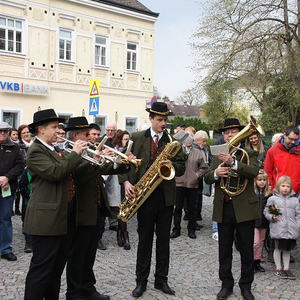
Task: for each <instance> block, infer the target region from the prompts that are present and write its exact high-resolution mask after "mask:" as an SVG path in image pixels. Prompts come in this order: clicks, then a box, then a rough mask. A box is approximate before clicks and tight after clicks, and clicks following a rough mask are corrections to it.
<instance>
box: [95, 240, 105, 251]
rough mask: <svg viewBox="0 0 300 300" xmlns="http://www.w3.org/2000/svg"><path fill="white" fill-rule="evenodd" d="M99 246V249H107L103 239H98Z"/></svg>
mask: <svg viewBox="0 0 300 300" xmlns="http://www.w3.org/2000/svg"><path fill="white" fill-rule="evenodd" d="M97 248H98V249H99V250H106V246H105V245H104V244H103V242H102V240H99V241H98V245H97Z"/></svg>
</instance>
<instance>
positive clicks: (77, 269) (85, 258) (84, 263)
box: [66, 208, 102, 299]
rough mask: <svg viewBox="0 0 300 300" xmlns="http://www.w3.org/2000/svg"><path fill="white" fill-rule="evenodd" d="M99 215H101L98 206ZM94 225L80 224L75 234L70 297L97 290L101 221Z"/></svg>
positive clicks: (68, 282) (71, 260)
mask: <svg viewBox="0 0 300 300" xmlns="http://www.w3.org/2000/svg"><path fill="white" fill-rule="evenodd" d="M98 216H101V214H100V209H99V208H98ZM101 220H102V218H100V217H98V218H97V224H96V225H93V226H79V227H77V228H76V229H75V232H74V234H73V242H72V246H71V247H72V250H71V253H70V257H69V259H68V262H67V272H66V275H67V293H66V295H67V296H68V298H70V299H72V298H76V299H77V297H81V296H88V295H91V294H92V293H93V292H95V291H96V288H95V284H96V278H95V275H94V271H93V266H94V262H95V258H96V253H97V244H98V240H99V222H101Z"/></svg>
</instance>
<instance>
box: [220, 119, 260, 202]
mask: <svg viewBox="0 0 300 300" xmlns="http://www.w3.org/2000/svg"><path fill="white" fill-rule="evenodd" d="M254 133H260V134H262V135H263V134H264V131H263V129H262V127H261V126H260V125H259V124H258V123H257V121H256V119H255V118H254V117H253V116H250V122H249V124H248V125H247V126H246V127H245V128H243V129H242V130H241V131H240V132H239V133H238V134H237V135H235V136H234V137H233V138H232V139H231V140H230V141H229V142H228V143H227V144H228V148H229V154H230V155H231V156H232V157H233V158H234V159H236V157H235V155H234V152H236V151H241V152H242V157H241V158H240V162H243V163H245V164H247V165H248V166H249V165H250V158H249V154H248V153H247V151H246V150H244V149H242V148H238V147H237V146H238V145H239V144H240V143H241V142H242V141H244V140H245V139H246V138H248V137H249V136H251V135H253V134H254ZM232 181H234V184H232ZM247 184H248V179H247V178H241V176H240V175H239V174H238V173H237V172H236V171H235V170H232V169H230V171H229V174H228V177H226V178H223V177H222V178H221V182H220V187H221V189H222V190H223V191H224V192H225V193H226V194H227V195H228V196H230V197H234V196H238V195H240V194H241V193H242V192H243V191H244V190H245V188H246V187H247Z"/></svg>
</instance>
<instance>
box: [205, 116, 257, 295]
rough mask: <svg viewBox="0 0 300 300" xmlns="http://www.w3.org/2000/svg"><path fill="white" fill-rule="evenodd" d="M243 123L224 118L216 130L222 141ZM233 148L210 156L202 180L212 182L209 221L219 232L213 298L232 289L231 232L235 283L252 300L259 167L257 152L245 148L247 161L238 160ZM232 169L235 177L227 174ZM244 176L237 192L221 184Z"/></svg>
mask: <svg viewBox="0 0 300 300" xmlns="http://www.w3.org/2000/svg"><path fill="white" fill-rule="evenodd" d="M243 127H244V126H241V125H240V122H239V121H238V120H237V119H235V118H231V119H226V120H225V123H224V127H223V128H222V129H220V131H222V133H223V135H224V140H225V142H226V143H228V142H230V140H231V139H232V138H233V137H235V136H237V135H238V134H239V132H240V131H241V129H242V128H243ZM234 149H235V151H234V152H235V153H234V155H232V154H229V153H219V154H218V155H217V156H214V159H213V161H212V164H211V166H210V168H209V170H208V172H207V173H206V175H205V177H204V178H205V181H206V182H207V183H209V184H213V183H215V199H214V207H213V220H214V221H216V222H218V232H219V277H220V280H221V281H222V288H221V290H220V292H219V293H218V294H217V299H219V300H223V299H226V298H227V297H228V296H229V295H230V294H232V292H233V285H234V279H233V276H232V272H231V266H232V245H233V240H234V232H235V231H236V235H237V244H238V248H239V250H240V255H241V277H240V280H239V286H240V289H241V293H242V295H243V297H244V299H245V300H252V299H254V296H253V295H252V293H251V284H252V282H253V278H254V264H253V239H254V220H256V219H258V218H259V204H258V199H257V198H256V196H255V193H254V178H255V177H256V175H257V174H258V171H259V166H258V160H257V154H258V153H257V152H256V151H253V150H248V149H247V150H246V149H245V151H246V152H247V153H248V155H249V164H246V163H245V162H243V161H241V156H242V151H241V150H239V149H241V145H238V146H237V147H236V148H234ZM232 172H236V173H237V176H230V174H231V173H232ZM242 179H246V180H248V183H247V185H246V188H245V190H244V191H242V190H241V193H240V194H239V193H238V192H237V193H236V194H231V193H230V192H229V194H230V195H231V196H229V195H228V192H227V191H226V190H224V189H223V187H222V181H224V182H225V181H226V180H230V181H229V183H230V186H234V188H238V185H237V182H238V181H239V180H242Z"/></svg>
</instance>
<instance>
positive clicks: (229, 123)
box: [217, 118, 245, 132]
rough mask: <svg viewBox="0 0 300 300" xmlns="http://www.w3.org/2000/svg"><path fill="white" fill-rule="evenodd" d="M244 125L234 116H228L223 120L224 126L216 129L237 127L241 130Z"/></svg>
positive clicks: (221, 130)
mask: <svg viewBox="0 0 300 300" xmlns="http://www.w3.org/2000/svg"><path fill="white" fill-rule="evenodd" d="M244 127H245V126H243V125H241V124H240V121H239V120H238V119H236V118H228V119H225V121H224V126H223V127H222V128H219V129H218V130H217V131H219V132H224V131H225V130H226V129H231V128H238V129H239V130H242V129H243V128H244Z"/></svg>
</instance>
